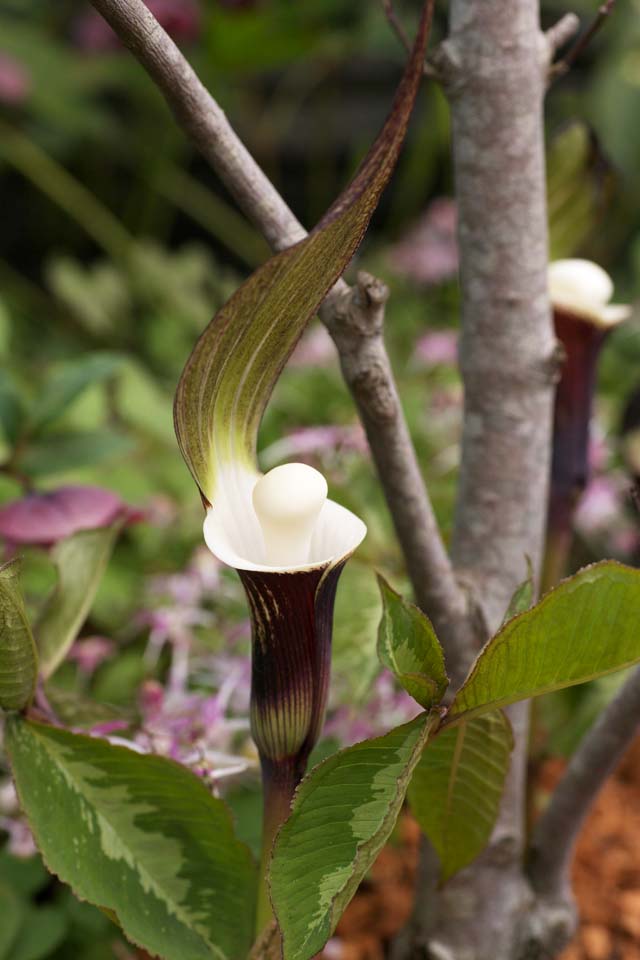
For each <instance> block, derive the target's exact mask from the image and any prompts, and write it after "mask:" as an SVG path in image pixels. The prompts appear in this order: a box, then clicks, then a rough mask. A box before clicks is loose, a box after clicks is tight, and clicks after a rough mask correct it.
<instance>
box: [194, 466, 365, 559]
mask: <svg viewBox="0 0 640 960" xmlns="http://www.w3.org/2000/svg"><path fill="white" fill-rule="evenodd" d="M261 476H262V475H261V474H260V473H258V472H257V471H253V470H248V469H246V468H242V467H241V466H238V467H237V468H236V469H235V470H229V469H225V470H223V471H221V473H220V475H219V483H218V491H217V497H216V500H215V503H214V504H213V505H211V506H209V507H208V509H207V515H206V517H205V521H204V527H203V530H204V539H205V542H206V544H207V546H208V547H209V549H210V550H211V552H212V553H213V554H214V556H216V557H217V558H218V560H221V561H222V562H223V563H226V564H228V565H229V566H230V567H235V569H236V570H256V571H262V572H270V573H287V572H297V571H304V570H312V569H316V568H319V567H327V566H332V565H334V564H336V563H339V562H342V561H344V560H346V559H347V558H348V557H349V556H350V555H351V554H352V553H353V552H354V550H355V549H356V548H357V547H358V546H359V545H360V543H361V542H362V540H363V539H364V537H365V535H366V532H367V528H366V526H365V524H364V523H363V522H362V520H360V518H359V517H357V516H356V515H355V514H353V513H351V511H350V510H347V509H346V508H345V507H342V506H340V504H338V503H335V502H334V501H333V500H327V501H326V502H325V503H324V506H323V507H322V509H321V511H320V515H319V516H318V519H317V521H316V524H315V529H314V532H313V536H312V538H311V549H310V552H309V560H308V562H307V563H291V564H286V565H282V564H272V563H269V562H268V560H267V555H266V548H265V541H264V536H263V533H262V529H261V527H260V522H259V520H258V517H257V515H256V512H255V509H254V507H253V501H252V494H253V488H254V487H255V485H256V483H257V482H258V480H259V479H260V477H261Z"/></svg>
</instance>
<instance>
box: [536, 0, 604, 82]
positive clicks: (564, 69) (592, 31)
mask: <svg viewBox="0 0 640 960" xmlns="http://www.w3.org/2000/svg"><path fill="white" fill-rule="evenodd" d="M615 5H616V0H606V2H605V3H603V4H602V6H601V7H600V8H599V10H598V12H597V13H596V15H595V17H594V19H593V21H592V22H591V24H590V25H589V26H588V27H587V29H586V30H585V31H584V33H583V34H581V35H580V36H579V37H578V39H577V40H576V42H575V43H574V44H573V46H571V47H570V48H569V50H568V52H567V53H566V54H565V56H564V57H563V58H562V60H558V62H557V63H554V64H553V65H552V67H551V71H550V82H551V83H553V82H554V81H555V80H557V79H558V78H559V77H563V76H564V75H565V73H568V71H569V70H570V69H571V67H572V66H573V64H574V63H575V62H576V60H578V58H579V57H581V56H582V54H583V53H584V51H585V50H586V48H587V47H588V46H589V44H590V43H591V41H592V40H593V38H594V37H595V36H596V34H598V33H599V32H600V30H601V29H602V27H603V26H604V25H605V23H606V22H607V20H608V19H609V17H610V16H611V14H612V13H613V10H614V7H615Z"/></svg>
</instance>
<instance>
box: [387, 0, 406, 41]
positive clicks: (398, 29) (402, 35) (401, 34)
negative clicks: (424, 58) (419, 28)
mask: <svg viewBox="0 0 640 960" xmlns="http://www.w3.org/2000/svg"><path fill="white" fill-rule="evenodd" d="M382 5H383V7H384V12H385V16H386V18H387V20H388V21H389V26H390V27H391V29H392V30H393V32H394V33H395V35H396V36H397V38H398V40H399V41H400V43H401V44H402V46H403V47H404V48H405V50H406V51H407V53H410V51H411V42H410V40H409V37H408V36H407V34H406V31H405V29H404V27H403V26H402V24H401V23H400V20H399V19H398V16H397V14H396V11H395V8H394V6H393V0H382Z"/></svg>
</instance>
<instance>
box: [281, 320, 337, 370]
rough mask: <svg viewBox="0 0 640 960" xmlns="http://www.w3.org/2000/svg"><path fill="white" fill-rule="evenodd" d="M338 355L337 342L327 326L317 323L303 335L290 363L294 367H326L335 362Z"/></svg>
mask: <svg viewBox="0 0 640 960" xmlns="http://www.w3.org/2000/svg"><path fill="white" fill-rule="evenodd" d="M336 356H337V353H336V348H335V344H334V342H333V340H332V339H331V337H330V336H329V334H328V333H327V330H326V328H325V327H323V326H322V324H319V323H316V324H315V325H314V326H312V327H310V328H309V329H308V330H307V331H306V333H305V334H304V335H303V336H302V337H301V339H300V341H299V343H298V345H297V346H296V348H295V350H294V351H293V353H292V354H291V357H290V359H289V364H290V365H291V366H292V367H324V366H327V365H328V364H329V363H333V362H334V361H335V359H336Z"/></svg>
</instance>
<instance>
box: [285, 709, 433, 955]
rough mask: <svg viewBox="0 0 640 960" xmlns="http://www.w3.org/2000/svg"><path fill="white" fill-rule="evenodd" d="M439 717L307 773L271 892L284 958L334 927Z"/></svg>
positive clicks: (389, 825)
mask: <svg viewBox="0 0 640 960" xmlns="http://www.w3.org/2000/svg"><path fill="white" fill-rule="evenodd" d="M437 723H438V718H437V717H436V716H431V715H428V714H421V715H420V716H419V717H417V718H416V719H415V720H412V721H411V722H410V723H405V724H403V725H402V726H400V727H396V729H395V730H392V731H391V732H390V733H387V734H385V736H383V737H377V738H376V739H375V740H365V741H364V742H363V743H358V744H356V745H355V746H353V747H348V748H347V749H346V750H341V751H340V752H339V753H336V754H334V756H332V757H329V759H328V760H325V761H324V763H321V764H320V765H319V766H318V767H316V768H315V769H314V770H312V771H311V773H310V774H309V775H308V776H307V777H305V779H304V780H303V781H302V783H301V784H300V786H299V787H298V790H297V792H296V795H295V798H294V802H293V807H292V812H291V815H290V816H289V819H288V820H287V821H286V823H285V824H284V826H283V827H282V828H281V830H280V833H279V834H278V836H277V837H276V841H275V845H274V852H273V859H272V863H271V871H270V882H271V899H272V902H273V907H274V910H275V913H276V917H277V919H278V923H279V925H280V929H281V931H282V936H283V951H284V960H308V958H309V957H312V956H314V954H316V953H318V952H319V951H320V950H321V949H322V948H323V946H324V945H325V943H326V942H327V940H328V939H329V937H330V936H331V934H332V933H333V931H334V930H335V927H336V924H337V922H338V920H339V919H340V917H341V915H342V913H343V911H344V909H345V907H346V906H347V904H348V903H349V901H350V900H351V898H352V897H353V895H354V893H355V892H356V890H357V888H358V885H359V883H360V881H361V880H362V878H363V877H364V875H365V874H366V872H367V870H368V869H369V867H370V866H371V864H372V863H373V861H374V860H375V858H376V857H377V855H378V853H379V852H380V850H381V848H382V847H383V845H384V843H385V841H386V840H387V839H388V837H389V835H390V834H391V831H392V830H393V827H394V825H395V822H396V820H397V817H398V814H399V812H400V808H401V807H402V803H403V800H404V797H405V793H406V790H407V786H408V784H409V780H410V779H411V774H412V773H413V770H414V768H415V766H416V764H417V762H418V760H419V759H420V754H421V753H422V750H423V748H424V745H425V743H426V741H427V738H428V737H429V734H430V733H431V732H432V730H433V729H434V727H435V725H436V724H437Z"/></svg>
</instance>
